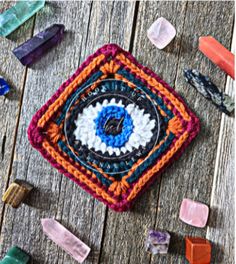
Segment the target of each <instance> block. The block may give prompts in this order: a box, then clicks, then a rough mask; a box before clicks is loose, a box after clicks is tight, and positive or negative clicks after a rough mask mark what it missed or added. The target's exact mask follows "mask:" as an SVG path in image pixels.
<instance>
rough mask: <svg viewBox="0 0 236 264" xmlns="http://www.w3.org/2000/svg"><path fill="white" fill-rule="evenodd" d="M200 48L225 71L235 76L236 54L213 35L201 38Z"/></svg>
mask: <svg viewBox="0 0 236 264" xmlns="http://www.w3.org/2000/svg"><path fill="white" fill-rule="evenodd" d="M199 50H200V51H201V52H202V53H203V54H204V55H205V56H207V57H208V58H209V59H210V60H211V61H212V62H213V63H215V64H216V65H217V66H219V67H220V68H221V69H222V70H223V71H225V72H226V73H227V74H228V75H230V76H231V77H232V78H233V79H234V78H235V71H234V54H233V53H232V52H230V51H229V50H227V49H226V48H225V47H224V46H223V45H222V44H221V43H220V42H218V41H217V40H216V39H215V38H213V37H212V36H206V37H205V36H204V37H200V38H199Z"/></svg>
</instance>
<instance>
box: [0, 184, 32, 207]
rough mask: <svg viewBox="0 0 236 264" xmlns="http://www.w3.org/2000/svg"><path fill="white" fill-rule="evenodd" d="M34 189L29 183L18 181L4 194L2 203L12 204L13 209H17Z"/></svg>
mask: <svg viewBox="0 0 236 264" xmlns="http://www.w3.org/2000/svg"><path fill="white" fill-rule="evenodd" d="M32 189H33V186H32V185H31V184H29V183H28V182H26V181H23V180H18V179H16V180H15V181H14V182H13V183H11V184H10V186H9V187H8V189H7V190H6V192H5V193H4V194H3V196H2V201H3V202H5V203H7V204H10V205H11V206H12V207H13V208H17V207H19V205H20V204H21V203H22V202H23V201H24V200H25V198H26V197H27V195H28V194H29V192H30V191H31V190H32Z"/></svg>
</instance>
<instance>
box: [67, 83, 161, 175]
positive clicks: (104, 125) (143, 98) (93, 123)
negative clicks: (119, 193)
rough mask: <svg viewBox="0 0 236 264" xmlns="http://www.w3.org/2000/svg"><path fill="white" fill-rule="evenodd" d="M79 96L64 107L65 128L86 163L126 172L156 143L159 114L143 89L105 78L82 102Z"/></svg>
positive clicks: (113, 173) (108, 172) (93, 167)
mask: <svg viewBox="0 0 236 264" xmlns="http://www.w3.org/2000/svg"><path fill="white" fill-rule="evenodd" d="M92 85H94V84H92ZM86 89H88V87H86ZM79 98H81V95H80V94H78V95H76V96H75V98H74V99H73V100H72V102H71V104H70V106H69V108H68V110H67V119H66V122H65V132H66V137H67V140H68V144H69V145H70V148H71V150H72V152H73V154H74V155H75V157H76V158H77V159H78V160H79V161H80V162H82V163H83V164H84V165H85V166H87V167H89V168H90V169H92V170H94V171H98V169H97V166H93V165H92V164H97V165H98V164H99V167H102V168H103V171H104V172H105V173H106V174H110V175H115V174H119V173H123V172H127V171H128V170H129V169H130V168H131V167H132V165H133V163H134V162H135V161H137V159H138V158H140V157H142V156H144V155H145V153H147V152H149V151H151V149H152V148H153V147H154V146H155V145H156V143H157V141H158V137H159V132H160V120H159V114H158V111H157V108H156V106H155V102H153V101H152V100H151V99H150V98H148V96H147V94H145V92H144V91H142V89H140V88H138V87H136V89H135V90H134V89H133V90H132V89H131V88H130V87H129V86H128V85H127V84H126V83H125V82H123V81H119V80H115V79H114V80H106V81H101V82H100V83H99V84H96V90H95V91H94V92H91V93H90V95H88V96H87V97H84V103H83V104H82V105H81V104H78V102H79Z"/></svg>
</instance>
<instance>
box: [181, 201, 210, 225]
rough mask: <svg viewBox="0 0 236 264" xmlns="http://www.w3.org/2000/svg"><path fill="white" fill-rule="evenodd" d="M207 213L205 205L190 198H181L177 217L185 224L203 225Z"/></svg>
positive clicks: (205, 221)
mask: <svg viewBox="0 0 236 264" xmlns="http://www.w3.org/2000/svg"><path fill="white" fill-rule="evenodd" d="M208 215H209V208H208V206H207V205H205V204H203V203H199V202H195V201H193V200H190V199H186V198H185V199H183V201H182V204H181V207H180V213H179V218H180V220H182V221H183V222H185V223H186V224H189V225H192V226H196V227H205V226H206V223H207V219H208Z"/></svg>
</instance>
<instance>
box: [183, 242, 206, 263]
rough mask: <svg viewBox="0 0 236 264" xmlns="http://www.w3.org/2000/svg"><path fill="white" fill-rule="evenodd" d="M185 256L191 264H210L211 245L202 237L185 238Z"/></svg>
mask: <svg viewBox="0 0 236 264" xmlns="http://www.w3.org/2000/svg"><path fill="white" fill-rule="evenodd" d="M185 250H186V251H185V256H186V259H187V260H188V261H189V263H190V264H210V262H211V243H210V242H209V241H208V240H206V239H204V238H200V237H185Z"/></svg>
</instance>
